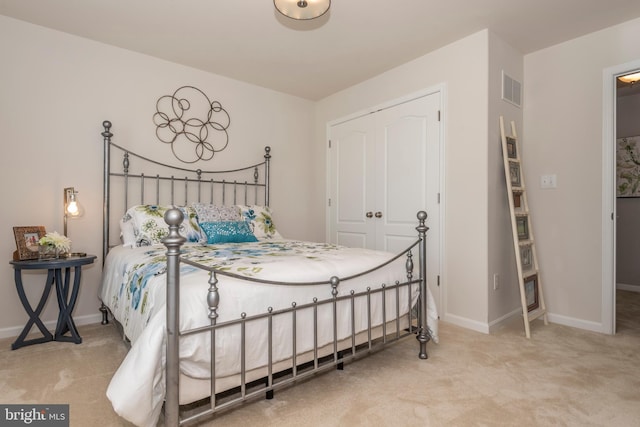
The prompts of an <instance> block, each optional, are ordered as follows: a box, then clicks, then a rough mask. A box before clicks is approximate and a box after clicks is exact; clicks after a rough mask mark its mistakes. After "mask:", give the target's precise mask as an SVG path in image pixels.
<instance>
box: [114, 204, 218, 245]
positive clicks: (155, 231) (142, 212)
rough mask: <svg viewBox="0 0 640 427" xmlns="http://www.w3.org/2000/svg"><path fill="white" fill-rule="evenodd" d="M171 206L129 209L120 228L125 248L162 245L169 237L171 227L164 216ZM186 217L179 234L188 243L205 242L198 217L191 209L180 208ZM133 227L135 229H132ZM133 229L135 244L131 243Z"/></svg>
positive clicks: (146, 206)
mask: <svg viewBox="0 0 640 427" xmlns="http://www.w3.org/2000/svg"><path fill="white" fill-rule="evenodd" d="M170 208H171V207H170V206H156V205H138V206H133V207H131V208H129V210H128V211H127V213H125V215H124V217H123V218H122V220H121V223H120V227H121V232H122V238H123V244H124V246H150V245H155V244H158V243H162V239H164V238H165V237H166V236H167V235H169V226H168V225H167V223H166V222H165V221H164V214H165V212H167V210H169V209H170ZM178 208H179V209H180V210H181V211H182V214H183V215H184V221H182V224H181V225H180V229H179V232H180V234H181V235H182V236H184V237H185V238H186V239H187V242H204V241H205V240H206V236H205V235H204V233H203V232H202V230H201V229H200V226H199V224H198V216H197V215H196V212H195V210H194V209H193V208H191V207H178ZM131 225H133V227H131ZM131 228H133V242H132V241H131Z"/></svg>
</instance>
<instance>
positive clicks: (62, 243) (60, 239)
mask: <svg viewBox="0 0 640 427" xmlns="http://www.w3.org/2000/svg"><path fill="white" fill-rule="evenodd" d="M38 244H40V245H42V246H53V247H54V248H56V249H58V250H59V251H60V252H69V251H70V250H71V239H69V238H68V237H67V236H63V235H62V234H59V233H58V232H57V231H54V232H52V233H47V234H45V235H44V237H42V238H41V239H40V240H39V241H38Z"/></svg>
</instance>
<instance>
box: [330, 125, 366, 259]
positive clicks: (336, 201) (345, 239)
mask: <svg viewBox="0 0 640 427" xmlns="http://www.w3.org/2000/svg"><path fill="white" fill-rule="evenodd" d="M373 134H374V126H373V117H372V116H371V115H366V116H363V117H359V118H356V119H352V120H349V121H347V122H344V123H341V124H339V125H336V126H333V127H332V128H331V148H330V150H329V153H330V163H331V167H330V172H329V173H330V175H329V181H330V184H329V185H330V186H331V201H330V203H331V209H330V211H329V212H330V213H329V215H330V224H331V226H330V228H331V230H330V236H331V242H333V243H337V244H340V245H345V246H350V247H360V248H371V249H374V248H375V245H376V235H375V228H376V224H375V221H371V218H373V216H372V215H373V210H374V209H375V189H374V186H373V181H374V176H375V170H374V169H375V154H376V153H375V151H376V147H375V139H374V135H373ZM367 213H369V215H368V214H367ZM368 216H370V217H371V218H368Z"/></svg>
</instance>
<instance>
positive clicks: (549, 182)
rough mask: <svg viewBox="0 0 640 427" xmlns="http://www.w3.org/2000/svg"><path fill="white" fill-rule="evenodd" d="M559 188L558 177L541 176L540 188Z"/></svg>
mask: <svg viewBox="0 0 640 427" xmlns="http://www.w3.org/2000/svg"><path fill="white" fill-rule="evenodd" d="M557 186H558V183H557V178H556V175H555V174H554V175H541V176H540V188H556V187H557Z"/></svg>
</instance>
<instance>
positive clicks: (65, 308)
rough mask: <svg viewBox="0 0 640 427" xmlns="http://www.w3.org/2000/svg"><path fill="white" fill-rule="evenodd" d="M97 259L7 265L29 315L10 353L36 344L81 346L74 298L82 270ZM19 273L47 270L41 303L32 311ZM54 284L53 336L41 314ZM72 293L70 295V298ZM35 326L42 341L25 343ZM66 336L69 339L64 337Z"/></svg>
mask: <svg viewBox="0 0 640 427" xmlns="http://www.w3.org/2000/svg"><path fill="white" fill-rule="evenodd" d="M96 258H97V257H96V256H95V255H86V256H71V257H69V258H56V259H43V260H25V261H10V264H11V265H12V266H13V269H14V279H15V282H16V290H17V291H18V296H19V297H20V302H22V306H23V307H24V309H25V310H26V312H27V314H28V315H29V321H28V322H27V324H26V325H25V327H24V329H23V330H22V333H20V335H19V336H18V338H17V339H16V340H15V342H14V343H13V344H11V349H12V350H16V349H18V348H20V347H24V346H26V345H31V344H38V343H42V342H47V341H54V340H55V341H66V342H73V343H76V344H80V343H81V342H82V338H81V337H80V334H79V333H78V329H77V328H76V325H75V323H74V322H73V317H71V313H73V308H74V307H75V305H76V298H77V297H78V291H79V289H80V278H81V276H82V266H83V265H87V264H92V263H93V262H94V261H95V259H96ZM72 268H73V269H74V272H73V284H72V285H71V280H70V279H71V269H72ZM63 269H64V280H63V277H62V270H63ZM22 270H47V279H46V281H45V283H44V288H43V290H42V296H41V297H40V302H39V303H38V305H37V306H36V308H35V310H34V309H33V307H31V304H30V303H29V300H28V299H27V295H26V294H25V293H24V286H23V285H22ZM54 283H55V285H56V295H57V297H58V309H59V313H58V322H57V324H56V330H55V334H54V335H51V333H50V332H49V331H48V330H47V328H46V327H45V326H44V324H43V323H42V320H41V319H40V313H42V309H43V308H44V306H45V304H46V302H47V299H48V298H49V293H50V292H51V286H52V285H53V284H54ZM70 285H71V286H70ZM69 291H71V295H69ZM33 325H36V326H37V327H38V329H40V332H41V333H42V335H43V336H42V337H41V338H33V339H30V340H27V341H25V338H26V337H27V334H28V333H29V331H30V330H31V328H32V327H33ZM67 332H69V333H70V334H71V336H65V334H66V333H67Z"/></svg>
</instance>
